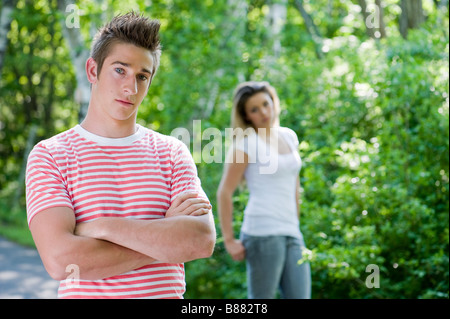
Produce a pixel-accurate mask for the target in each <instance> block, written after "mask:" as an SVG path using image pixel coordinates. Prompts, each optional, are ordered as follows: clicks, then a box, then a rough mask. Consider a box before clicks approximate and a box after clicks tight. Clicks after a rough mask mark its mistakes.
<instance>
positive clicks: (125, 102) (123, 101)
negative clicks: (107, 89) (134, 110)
mask: <svg viewBox="0 0 450 319" xmlns="http://www.w3.org/2000/svg"><path fill="white" fill-rule="evenodd" d="M116 101H117V102H119V103H120V104H122V105H125V106H132V105H134V104H133V103H131V102H130V101H127V100H120V99H116Z"/></svg>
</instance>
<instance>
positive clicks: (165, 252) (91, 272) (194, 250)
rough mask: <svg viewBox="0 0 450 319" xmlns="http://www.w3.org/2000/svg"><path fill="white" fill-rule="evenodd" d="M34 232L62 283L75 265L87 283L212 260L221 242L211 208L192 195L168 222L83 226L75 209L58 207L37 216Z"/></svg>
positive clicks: (108, 221) (106, 221) (112, 220)
mask: <svg viewBox="0 0 450 319" xmlns="http://www.w3.org/2000/svg"><path fill="white" fill-rule="evenodd" d="M30 230H31V233H32V235H33V239H34V241H35V243H36V246H37V249H38V251H39V254H40V256H41V259H42V261H43V263H44V266H45V268H46V269H47V271H48V273H49V274H50V276H52V277H53V278H54V279H56V280H62V279H65V278H66V277H67V273H66V267H67V266H68V265H71V264H75V265H77V266H78V267H79V268H80V276H81V279H87V280H97V279H102V278H106V277H111V276H115V275H119V274H122V273H125V272H128V271H131V270H133V269H136V268H139V267H142V266H145V265H148V264H150V263H152V262H154V261H156V260H158V261H164V262H170V263H181V262H186V261H190V260H193V259H198V258H206V257H209V256H211V254H212V252H213V249H214V244H215V238H216V233H215V227H214V220H213V217H212V213H211V206H210V205H209V203H208V202H207V201H206V200H204V199H201V198H198V197H196V194H192V193H185V194H182V195H180V196H178V197H177V198H176V199H175V200H174V202H173V203H172V205H171V206H170V208H169V210H168V211H167V213H166V217H165V218H162V219H155V220H130V219H126V218H120V217H102V218H99V219H97V220H95V221H92V222H86V223H81V224H78V225H77V224H76V221H75V216H74V212H73V210H72V209H70V208H68V207H55V208H49V209H47V210H46V211H42V212H41V213H39V214H37V215H36V216H35V217H34V218H33V220H32V221H31V224H30Z"/></svg>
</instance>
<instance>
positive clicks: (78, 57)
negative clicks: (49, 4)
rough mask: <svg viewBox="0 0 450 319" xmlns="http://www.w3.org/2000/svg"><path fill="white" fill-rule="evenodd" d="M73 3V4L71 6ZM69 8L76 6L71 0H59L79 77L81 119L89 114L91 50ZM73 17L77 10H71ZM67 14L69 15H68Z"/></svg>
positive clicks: (77, 90)
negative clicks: (88, 67)
mask: <svg viewBox="0 0 450 319" xmlns="http://www.w3.org/2000/svg"><path fill="white" fill-rule="evenodd" d="M70 5H72V6H70ZM68 8H75V9H76V7H74V6H73V4H72V3H70V0H58V9H59V10H60V11H61V12H62V13H63V16H64V19H63V20H62V21H61V23H62V31H63V35H64V38H65V39H66V41H67V44H68V46H69V50H70V56H71V58H72V63H73V65H74V68H75V75H76V79H77V89H76V91H75V101H76V102H77V103H79V104H80V111H79V113H78V118H79V120H80V121H82V120H83V119H84V117H85V116H86V114H87V109H88V106H89V100H90V97H91V84H90V83H89V81H88V80H87V77H86V72H85V66H86V60H87V59H88V58H89V50H88V49H87V48H86V47H85V46H84V41H83V37H82V35H81V32H80V27H79V25H78V26H77V25H76V23H74V21H70V18H71V17H70V16H69V15H67V13H66V10H67V9H68ZM69 11H70V10H69ZM69 14H70V15H73V18H76V16H75V15H76V14H77V12H76V11H75V12H70V13H69ZM66 15H67V17H66Z"/></svg>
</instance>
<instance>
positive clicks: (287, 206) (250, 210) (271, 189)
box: [235, 127, 302, 238]
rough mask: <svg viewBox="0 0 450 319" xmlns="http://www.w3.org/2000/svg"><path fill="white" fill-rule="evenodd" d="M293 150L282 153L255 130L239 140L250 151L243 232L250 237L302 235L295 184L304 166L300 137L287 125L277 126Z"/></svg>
mask: <svg viewBox="0 0 450 319" xmlns="http://www.w3.org/2000/svg"><path fill="white" fill-rule="evenodd" d="M276 130H277V131H276V132H278V134H280V136H281V138H282V139H283V140H284V141H285V142H287V143H288V144H289V147H290V149H291V152H289V153H287V154H279V153H278V150H276V149H273V148H272V147H270V146H269V145H268V144H266V142H265V141H264V140H262V139H261V138H260V137H259V136H258V134H256V132H254V131H253V132H252V133H251V134H249V135H248V136H245V137H244V138H242V139H240V140H238V141H237V142H236V144H235V147H236V149H238V150H241V151H243V152H245V153H247V155H248V157H249V164H248V166H247V168H246V170H245V173H244V176H245V179H246V181H247V187H248V189H249V192H250V197H249V201H248V203H247V206H246V208H245V211H244V222H243V225H242V230H241V231H242V232H243V233H245V234H247V235H251V236H292V237H296V238H300V237H302V235H301V233H300V225H299V220H298V216H297V205H298V204H297V203H296V197H295V192H296V183H297V178H298V176H299V173H300V169H301V165H302V162H301V158H300V156H299V154H298V144H299V143H298V138H297V135H296V134H295V132H294V131H292V130H291V129H289V128H286V127H280V128H277V129H276Z"/></svg>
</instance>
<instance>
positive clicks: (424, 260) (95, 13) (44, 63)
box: [0, 0, 449, 298]
mask: <svg viewBox="0 0 450 319" xmlns="http://www.w3.org/2000/svg"><path fill="white" fill-rule="evenodd" d="M354 2H355V1H350V0H344V1H327V0H318V1H309V2H308V1H304V3H305V9H306V10H307V11H308V12H309V13H311V16H312V18H313V20H314V21H315V23H316V25H317V26H318V30H319V32H320V34H321V35H322V37H323V39H322V41H323V42H322V50H323V52H324V58H323V59H320V60H319V59H318V58H317V57H316V54H315V45H314V42H313V41H312V39H311V37H310V36H309V34H308V32H307V29H306V26H305V24H304V21H303V19H302V17H301V16H300V14H299V12H298V10H297V9H296V7H295V6H294V3H293V1H288V4H287V6H288V8H287V19H286V23H285V25H284V29H283V32H282V33H281V34H280V41H281V45H282V50H281V53H280V54H279V56H276V57H271V52H272V44H273V39H271V38H270V35H269V33H268V31H267V17H268V12H269V3H268V2H267V1H263V0H250V1H247V2H246V4H247V9H246V10H247V11H246V12H245V11H242V10H245V9H243V8H241V9H236V10H233V8H230V7H228V6H227V3H231V1H194V0H187V1H186V0H184V1H181V0H170V1H167V0H154V1H151V5H149V4H148V2H147V1H128V2H126V1H125V2H120V4H119V2H117V1H116V2H114V1H109V0H108V1H103V4H102V5H100V4H99V3H101V1H97V2H87V1H79V2H77V3H78V4H79V6H80V8H81V9H82V10H83V15H82V16H81V32H82V34H83V36H84V38H85V40H86V43H89V41H88V40H89V37H90V36H89V34H90V32H91V31H92V29H93V28H94V29H95V27H98V26H99V23H101V21H103V20H104V18H109V17H111V16H112V15H114V14H116V13H119V12H124V11H126V10H127V9H128V8H133V9H135V10H140V11H143V12H145V13H147V14H148V15H149V16H151V17H153V18H158V19H160V21H161V24H162V26H161V37H162V44H163V55H162V60H161V67H160V69H159V71H158V73H157V75H156V77H155V79H154V81H153V84H152V87H151V88H150V91H149V94H148V97H147V98H146V99H145V100H144V102H143V104H142V106H141V109H140V113H139V118H138V122H139V123H140V124H142V125H145V126H148V127H150V128H153V129H156V130H158V131H160V132H162V133H165V134H170V133H171V132H172V130H173V129H175V128H177V127H186V128H187V129H188V130H190V132H191V133H192V134H191V142H195V141H196V140H195V138H194V134H193V120H201V128H202V131H203V130H205V129H207V128H217V129H219V130H220V131H221V132H224V129H225V128H227V127H228V126H229V121H230V109H231V97H232V91H233V89H234V87H235V86H236V85H237V84H238V83H239V82H240V81H242V80H248V79H252V80H262V79H264V80H268V81H270V82H271V83H272V84H273V85H274V87H276V88H277V90H278V94H279V96H280V98H281V104H282V113H281V124H282V125H283V126H288V127H290V128H292V129H293V130H294V131H296V133H297V135H298V137H299V139H300V141H301V143H300V147H299V152H300V155H301V157H302V159H303V168H302V171H301V175H300V178H301V185H302V198H301V229H302V232H303V234H304V237H305V241H306V244H307V246H308V249H309V250H308V251H307V252H306V254H305V259H306V260H308V261H309V262H310V263H311V269H312V279H313V290H312V294H313V298H449V288H448V283H449V255H448V251H449V219H448V218H449V215H448V211H449V204H448V198H449V153H448V152H449V87H448V86H449V78H448V67H449V65H448V60H449V59H448V55H449V46H448V31H447V30H448V10H443V11H437V10H436V9H435V8H434V7H433V6H431V5H430V4H429V3H425V1H424V8H425V13H426V17H427V22H426V23H425V24H424V25H423V26H422V28H421V29H418V30H410V32H409V37H408V39H407V40H405V39H403V38H401V37H400V35H399V32H398V16H399V14H400V8H399V2H398V1H396V0H385V1H382V2H383V3H385V5H386V6H385V10H384V14H385V23H386V29H387V33H388V37H387V38H385V39H381V40H373V39H368V38H367V36H366V33H365V25H364V20H363V18H362V16H361V13H360V12H359V11H358V8H359V7H358V6H357V5H355V4H354ZM26 4H28V5H26ZM444 9H445V8H444ZM61 14H64V13H61V12H57V10H56V1H49V2H48V3H47V2H45V1H36V2H33V3H32V5H30V3H29V1H26V0H20V1H18V5H17V9H16V10H15V11H14V20H13V23H12V24H11V30H10V31H9V33H8V39H9V45H8V51H7V54H6V56H5V63H4V67H3V70H2V77H1V79H0V106H1V108H0V139H1V142H0V154H1V156H0V167H1V169H2V174H1V175H0V189H1V191H0V221H1V222H0V224H2V225H14V227H19V226H22V227H25V225H26V221H25V214H24V198H23V180H21V179H20V175H21V171H22V170H23V167H24V166H23V163H22V162H23V158H24V152H25V151H26V145H27V142H28V140H29V138H30V127H31V125H32V124H36V125H38V131H37V136H36V138H35V139H36V141H37V140H40V139H42V138H45V137H49V136H51V135H53V134H54V133H56V132H59V131H62V130H65V129H67V128H69V127H71V126H73V125H74V124H75V123H76V121H77V111H78V110H77V103H76V101H75V100H74V98H73V96H74V92H75V88H76V81H75V76H74V74H75V72H84V70H73V67H72V65H71V63H69V61H70V54H69V50H68V49H67V45H66V43H65V40H64V38H63V34H62V26H61V23H60V22H61V19H60V18H61ZM86 47H87V46H86ZM268 61H272V62H271V63H268ZM198 138H200V139H201V137H198V136H197V139H198ZM36 141H34V142H36ZM201 142H202V145H205V144H207V143H208V142H209V141H208V140H204V141H201ZM223 142H224V141H223ZM192 144H193V143H191V150H192V152H193V153H194V158H201V155H200V156H199V154H196V153H195V150H194V149H193V145H192ZM222 151H223V158H224V156H225V155H224V154H225V148H223V150H222ZM197 167H198V172H199V176H200V178H201V180H202V185H203V188H204V189H205V191H206V193H207V194H208V196H209V198H210V200H211V202H212V204H213V207H216V206H217V205H216V190H217V186H218V184H219V182H220V178H221V174H222V169H223V164H222V163H206V162H205V161H199V162H198V165H197ZM21 188H22V190H21ZM17 194H19V195H20V197H19V203H16V202H14V201H13V199H14V198H17ZM247 200H248V193H247V191H246V190H245V188H242V189H239V190H238V191H237V192H236V193H235V195H234V208H235V224H234V230H235V234H236V236H238V234H239V230H240V225H241V223H242V212H243V211H244V208H245V205H246V202H247ZM215 214H216V212H215ZM216 224H217V229H218V241H217V245H216V249H215V252H214V255H213V257H212V258H208V259H202V260H197V261H193V262H189V263H187V264H186V281H187V286H188V289H187V293H186V296H185V297H186V298H245V297H246V278H245V263H243V262H240V263H237V262H234V261H232V260H231V258H230V257H229V256H228V255H227V253H226V251H225V249H224V245H223V239H222V237H221V233H220V227H219V221H218V218H217V214H216ZM7 227H8V226H7ZM371 264H374V265H377V266H378V267H379V269H380V288H368V287H367V286H366V283H365V280H366V278H367V276H368V275H369V273H368V272H366V267H367V266H368V265H371Z"/></svg>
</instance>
